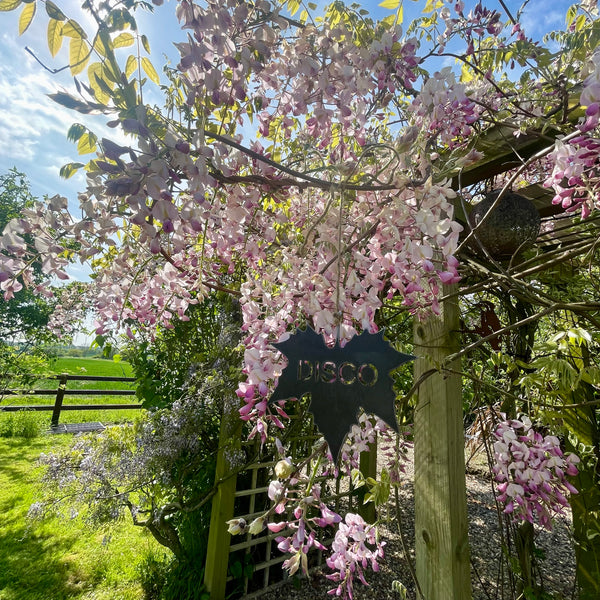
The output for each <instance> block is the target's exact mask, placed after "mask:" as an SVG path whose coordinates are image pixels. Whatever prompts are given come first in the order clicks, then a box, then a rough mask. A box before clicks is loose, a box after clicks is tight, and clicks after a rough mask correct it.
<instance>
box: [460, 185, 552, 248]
mask: <svg viewBox="0 0 600 600" xmlns="http://www.w3.org/2000/svg"><path fill="white" fill-rule="evenodd" d="M499 193H500V192H499V191H498V190H496V191H493V192H490V193H489V194H486V196H485V198H484V199H483V200H482V201H481V202H479V203H478V204H476V205H475V206H474V207H473V210H472V211H471V213H470V215H469V223H470V225H471V227H473V228H474V227H475V226H476V225H477V224H478V223H480V222H481V221H482V220H483V217H484V215H485V214H486V213H487V212H488V211H489V210H490V208H491V207H492V205H493V204H494V202H495V201H496V198H497V197H498V194H499ZM540 224H541V220H540V215H539V213H538V211H537V209H536V207H535V205H534V204H533V202H532V201H531V200H529V199H528V198H525V197H524V196H520V195H519V194H515V193H514V192H506V193H505V194H504V195H503V196H502V198H500V201H499V202H498V204H497V205H496V206H495V207H494V209H493V211H492V213H491V214H490V215H489V216H488V217H487V218H486V220H485V221H484V222H483V224H482V225H481V226H480V227H479V228H478V229H477V231H476V235H477V238H478V239H479V241H480V242H481V244H483V245H484V246H485V248H486V250H487V251H488V252H489V253H490V254H491V255H492V257H493V258H507V257H509V256H512V255H513V254H514V253H515V252H517V251H522V250H524V249H526V248H528V247H530V246H531V245H532V244H533V243H534V242H535V240H536V238H537V236H538V234H539V232H540ZM471 247H472V248H473V249H474V250H475V251H476V252H477V251H478V252H481V248H480V246H479V244H478V243H477V241H476V240H474V241H473V243H472V244H471Z"/></svg>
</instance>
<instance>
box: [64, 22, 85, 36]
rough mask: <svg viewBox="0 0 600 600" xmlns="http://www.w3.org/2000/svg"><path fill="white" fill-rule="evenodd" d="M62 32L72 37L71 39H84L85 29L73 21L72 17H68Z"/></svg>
mask: <svg viewBox="0 0 600 600" xmlns="http://www.w3.org/2000/svg"><path fill="white" fill-rule="evenodd" d="M62 34H63V35H64V36H67V37H70V38H73V39H78V38H79V39H82V40H84V39H86V38H87V35H86V33H85V31H84V30H83V29H82V27H81V25H80V24H79V23H78V22H77V21H74V20H73V19H69V20H68V21H67V22H66V23H65V24H64V25H63V28H62Z"/></svg>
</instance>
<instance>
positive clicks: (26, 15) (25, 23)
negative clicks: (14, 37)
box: [19, 2, 35, 35]
mask: <svg viewBox="0 0 600 600" xmlns="http://www.w3.org/2000/svg"><path fill="white" fill-rule="evenodd" d="M34 15H35V2H32V3H31V4H26V5H25V7H24V8H23V10H22V11H21V15H20V17H19V35H23V34H24V33H25V32H26V31H27V28H28V27H29V26H30V25H31V21H33V17H34Z"/></svg>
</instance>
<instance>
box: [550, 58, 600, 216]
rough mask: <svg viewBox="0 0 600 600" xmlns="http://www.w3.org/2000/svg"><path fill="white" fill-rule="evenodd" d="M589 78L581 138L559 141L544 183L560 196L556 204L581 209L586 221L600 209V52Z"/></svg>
mask: <svg viewBox="0 0 600 600" xmlns="http://www.w3.org/2000/svg"><path fill="white" fill-rule="evenodd" d="M585 72H586V74H587V75H586V77H585V79H584V82H583V90H582V92H581V96H580V99H579V102H580V104H581V105H582V106H583V107H585V117H584V118H583V119H581V121H580V123H579V126H578V127H579V131H580V132H581V135H577V136H575V137H571V138H570V139H568V140H565V141H563V140H558V141H557V142H556V145H555V148H554V151H553V152H552V154H551V155H550V159H551V160H552V162H553V165H554V166H553V169H552V173H551V174H550V176H549V177H548V178H547V179H546V181H545V182H544V185H545V187H552V188H553V189H554V191H555V193H556V195H555V196H554V198H553V200H552V202H553V203H554V204H559V205H561V206H562V207H563V208H564V209H565V210H566V211H567V212H573V211H576V210H581V216H582V217H583V218H584V219H585V218H586V217H588V216H589V215H590V213H591V212H592V210H594V209H595V208H598V207H599V206H600V139H599V138H598V137H597V136H596V137H595V136H594V130H596V129H597V127H598V124H599V123H600V53H599V52H596V53H595V54H594V55H593V56H592V57H591V59H590V60H589V61H588V64H587V66H586V69H585Z"/></svg>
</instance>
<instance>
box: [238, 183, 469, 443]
mask: <svg viewBox="0 0 600 600" xmlns="http://www.w3.org/2000/svg"><path fill="white" fill-rule="evenodd" d="M311 196H312V197H311V201H312V206H313V210H314V211H316V215H318V216H317V220H318V221H319V225H318V226H317V227H316V228H313V229H312V230H311V229H310V228H309V229H308V230H306V229H304V230H301V231H300V232H298V233H295V234H292V233H291V232H290V235H289V236H288V240H287V241H288V243H287V245H286V246H285V247H281V248H279V249H278V253H277V256H276V257H271V262H270V265H271V267H272V268H271V270H270V271H268V272H267V271H265V269H264V268H263V267H262V266H260V265H257V263H256V259H255V258H254V257H248V260H247V265H248V277H247V280H246V282H245V283H244V284H242V286H241V291H242V297H241V299H240V302H241V305H242V315H243V321H244V324H243V330H244V331H245V332H246V337H245V338H244V340H243V341H244V346H245V354H244V365H245V366H244V372H245V374H246V376H247V378H246V381H244V382H243V383H242V384H241V385H240V387H239V389H238V395H239V396H240V398H242V399H243V400H244V402H245V406H244V407H243V408H242V410H241V414H242V417H243V418H244V419H248V420H253V421H254V422H256V428H255V431H254V433H258V434H259V435H261V437H262V438H263V439H264V436H266V421H265V419H267V420H269V419H271V417H270V416H269V414H268V413H269V411H268V406H267V398H268V397H269V396H270V394H271V392H272V390H273V388H274V386H275V384H276V380H277V378H278V376H279V375H280V373H281V371H282V369H283V366H284V365H283V362H282V361H283V358H282V356H281V354H280V353H279V352H278V351H276V350H275V349H274V348H273V347H272V346H271V345H270V344H271V342H276V341H281V340H282V339H284V337H285V336H287V335H289V331H290V328H291V327H293V326H294V324H296V323H299V322H302V320H303V319H305V318H308V319H310V321H309V324H310V325H311V326H312V327H313V328H314V329H315V330H316V331H317V332H318V333H323V334H324V335H325V336H326V337H327V339H329V340H330V341H333V339H334V336H335V334H336V331H337V327H338V326H339V328H340V338H341V339H342V341H343V340H348V339H350V338H351V337H352V336H353V335H354V334H355V333H356V332H357V331H359V330H365V329H366V330H369V331H372V332H374V331H376V330H377V327H376V325H375V314H376V311H377V310H378V309H379V308H380V307H381V306H382V303H383V298H388V299H391V298H394V297H396V296H399V297H401V298H402V302H403V304H404V305H405V306H406V307H407V309H409V310H412V311H413V312H415V313H419V312H423V311H426V310H434V311H436V310H438V297H439V294H440V292H441V289H442V284H446V283H453V282H456V281H458V280H459V275H458V271H457V268H458V261H457V260H456V259H455V258H454V256H453V252H454V250H455V248H456V246H457V243H458V236H459V233H460V231H461V226H460V225H458V224H457V223H456V222H454V221H453V220H452V210H453V208H452V204H451V202H450V201H451V199H452V198H453V197H454V192H453V191H452V190H451V189H450V188H449V187H446V184H445V183H442V184H437V185H436V184H433V183H431V181H427V182H426V183H425V184H424V185H423V186H422V187H421V188H419V189H417V190H415V191H414V192H412V191H411V192H409V191H408V190H404V191H402V192H400V193H398V192H396V193H388V194H386V197H385V198H386V199H385V201H384V202H381V196H380V195H378V194H374V193H359V194H357V196H356V200H355V201H354V202H353V203H352V205H350V206H348V207H347V208H346V210H347V214H346V216H345V217H344V223H343V230H342V237H343V240H344V245H345V246H346V247H348V248H349V250H348V252H347V254H346V259H345V264H344V267H343V269H344V270H343V274H342V277H343V280H344V284H343V285H339V284H338V281H339V277H340V273H339V263H338V261H337V260H336V255H337V252H336V249H337V245H338V243H337V239H336V236H337V233H336V232H337V225H338V214H337V211H333V212H332V211H329V212H325V210H326V207H327V203H328V198H327V195H325V194H320V193H318V192H313V194H312V195H311ZM304 206H305V203H304V202H300V201H298V203H297V204H293V205H291V206H290V208H289V213H288V214H290V215H294V217H295V216H296V215H297V219H298V221H301V220H302V219H303V218H306V215H305V213H304ZM295 211H302V213H300V212H298V213H296V212H295ZM357 224H360V225H357ZM365 232H369V237H368V239H365V243H364V244H357V243H355V242H356V241H357V239H361V238H363V237H364V234H365ZM436 252H437V253H438V255H437V256H436ZM255 265H256V267H254V266H255ZM281 416H283V415H281Z"/></svg>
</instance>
